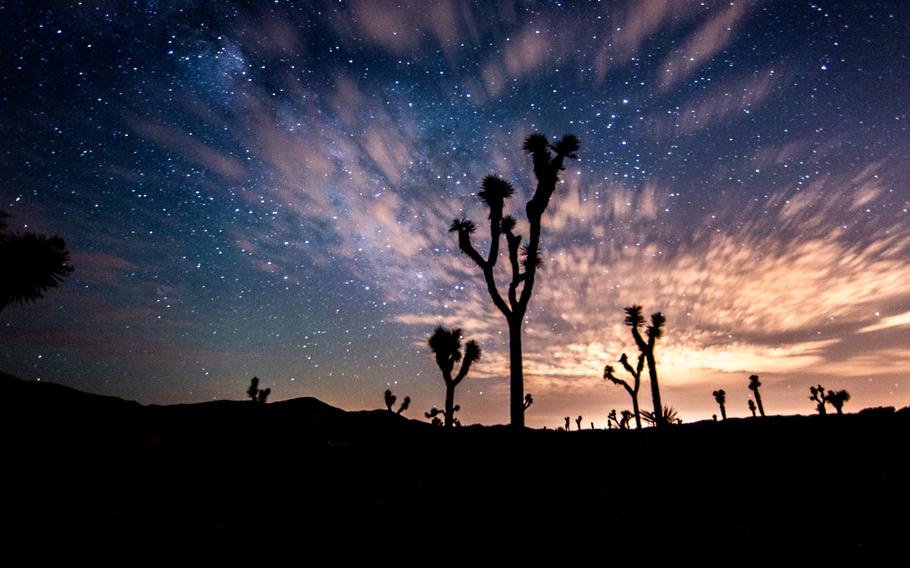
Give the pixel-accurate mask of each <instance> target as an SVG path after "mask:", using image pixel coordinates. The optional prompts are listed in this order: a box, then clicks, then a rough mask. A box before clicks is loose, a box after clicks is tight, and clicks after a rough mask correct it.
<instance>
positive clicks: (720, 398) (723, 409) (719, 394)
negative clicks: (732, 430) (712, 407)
mask: <svg viewBox="0 0 910 568" xmlns="http://www.w3.org/2000/svg"><path fill="white" fill-rule="evenodd" d="M711 394H713V395H714V402H716V403H717V406H719V407H720V417H721V418H723V419H724V420H726V419H727V393H726V392H725V391H724V389H718V390H716V391H714V392H712V393H711Z"/></svg>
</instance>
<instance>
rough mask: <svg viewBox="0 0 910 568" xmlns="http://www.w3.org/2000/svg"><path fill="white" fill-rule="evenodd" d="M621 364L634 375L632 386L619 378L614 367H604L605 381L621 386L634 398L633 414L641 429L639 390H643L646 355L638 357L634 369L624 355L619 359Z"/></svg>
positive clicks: (637, 426) (636, 424)
mask: <svg viewBox="0 0 910 568" xmlns="http://www.w3.org/2000/svg"><path fill="white" fill-rule="evenodd" d="M619 362H620V363H622V366H623V368H624V369H625V370H626V372H627V373H629V374H630V375H632V378H633V379H634V381H633V383H632V385H633V386H629V383H627V382H626V381H625V380H623V379H620V378H618V377H617V376H616V375H615V374H614V369H613V365H607V366H606V367H604V379H606V380H608V381H610V382H612V383H613V384H617V385H621V386H622V387H623V388H624V389H626V392H628V393H629V396H630V397H632V412H633V414H634V416H635V427H636V428H639V429H641V411H640V410H639V408H638V389H639V388H641V371H642V369H644V366H645V355H644V353H642V354H641V355H639V356H638V363H637V364H636V365H635V367H634V368H633V367H632V365H630V364H629V358H628V357H627V356H626V354H625V353H623V354H622V355H621V356H620V357H619Z"/></svg>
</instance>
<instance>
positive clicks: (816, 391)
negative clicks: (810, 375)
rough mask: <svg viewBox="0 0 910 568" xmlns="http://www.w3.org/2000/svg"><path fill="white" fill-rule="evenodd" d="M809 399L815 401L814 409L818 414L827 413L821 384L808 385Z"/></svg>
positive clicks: (823, 388) (823, 389)
mask: <svg viewBox="0 0 910 568" xmlns="http://www.w3.org/2000/svg"><path fill="white" fill-rule="evenodd" d="M809 400H811V401H813V402H815V410H817V411H818V413H819V414H822V415H824V414H827V412H825V401H826V399H825V387H823V386H821V385H818V386H814V387H809Z"/></svg>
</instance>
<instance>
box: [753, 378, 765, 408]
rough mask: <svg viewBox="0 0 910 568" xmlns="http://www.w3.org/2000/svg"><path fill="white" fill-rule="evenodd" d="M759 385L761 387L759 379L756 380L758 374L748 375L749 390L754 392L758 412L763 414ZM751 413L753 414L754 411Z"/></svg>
mask: <svg viewBox="0 0 910 568" xmlns="http://www.w3.org/2000/svg"><path fill="white" fill-rule="evenodd" d="M759 387H761V381H759V380H758V375H749V390H750V391H752V392H753V393H755V402H756V404H758V413H759V414H761V415H762V416H764V415H765V407H764V406H762V403H761V393H760V392H759V390H758V389H759ZM750 402H751V401H750ZM752 414H753V415H755V413H754V412H753V413H752Z"/></svg>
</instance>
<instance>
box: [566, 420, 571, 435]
mask: <svg viewBox="0 0 910 568" xmlns="http://www.w3.org/2000/svg"><path fill="white" fill-rule="evenodd" d="M571 420H572V419H571V418H569V417H568V416H566V432H568V431H569V424H571V423H572V422H571Z"/></svg>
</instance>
